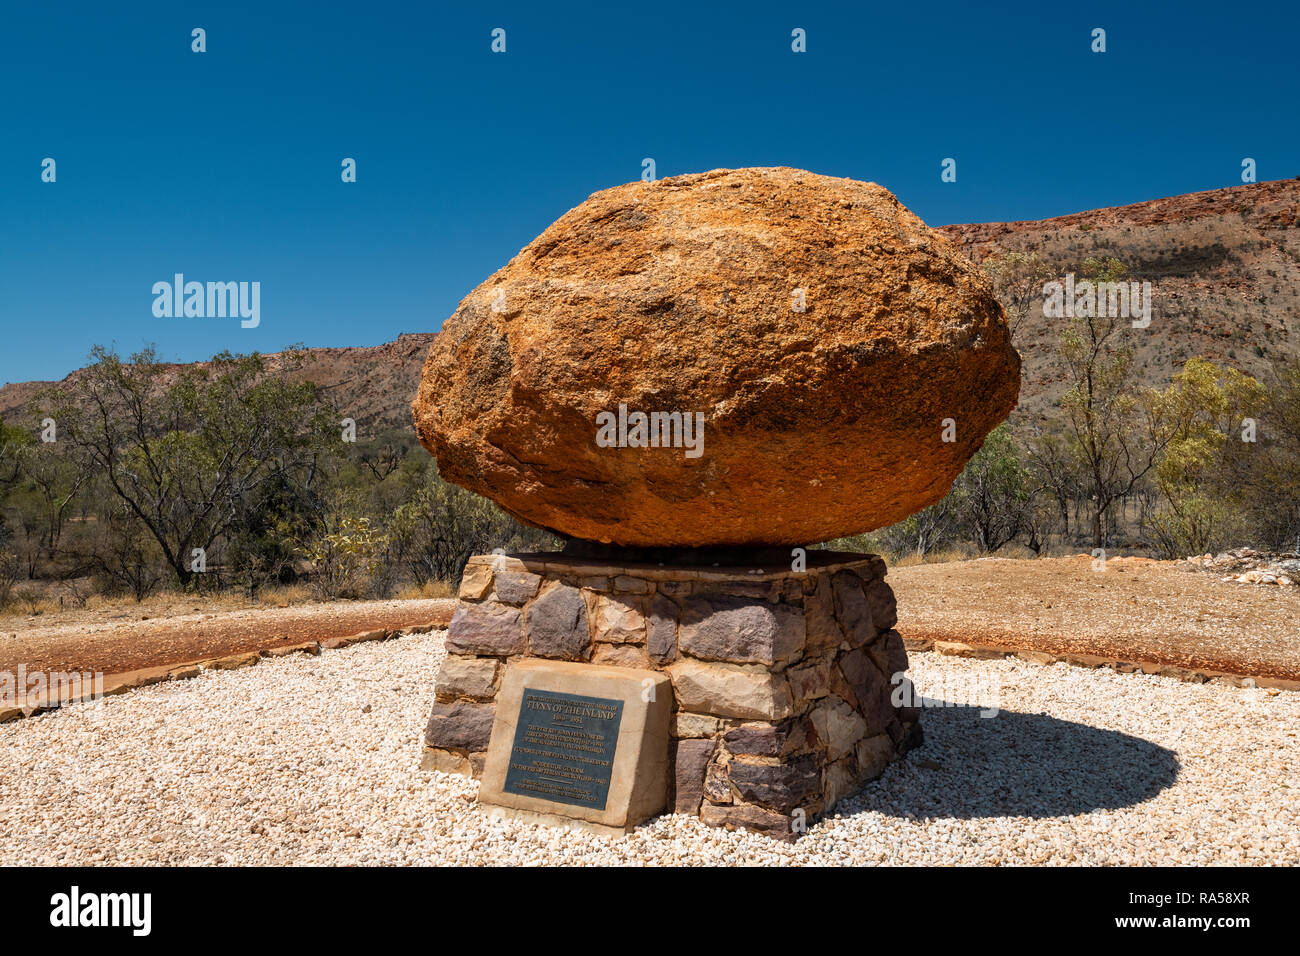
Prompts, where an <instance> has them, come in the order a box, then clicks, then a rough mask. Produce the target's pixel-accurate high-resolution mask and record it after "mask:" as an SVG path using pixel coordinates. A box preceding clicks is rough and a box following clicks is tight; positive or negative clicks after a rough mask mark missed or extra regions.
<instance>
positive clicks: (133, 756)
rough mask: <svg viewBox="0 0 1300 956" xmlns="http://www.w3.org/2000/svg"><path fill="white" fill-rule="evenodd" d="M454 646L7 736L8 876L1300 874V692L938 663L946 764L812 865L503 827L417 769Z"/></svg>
mask: <svg viewBox="0 0 1300 956" xmlns="http://www.w3.org/2000/svg"><path fill="white" fill-rule="evenodd" d="M443 636H444V635H443V633H442V632H433V633H430V634H424V635H417V636H410V637H404V638H402V639H400V640H395V641H386V642H381V643H373V644H360V645H356V646H353V647H350V648H346V649H342V650H332V651H325V652H324V653H323V654H322V655H321V656H319V657H307V656H301V655H297V656H293V657H288V658H282V659H273V660H268V661H264V662H263V663H261V664H259V665H258V666H256V667H251V668H246V669H244V670H236V671H220V672H217V671H212V672H205V673H204V674H203V675H202V676H200V677H198V678H196V679H193V680H183V681H174V682H169V683H166V684H158V685H154V686H152V687H147V688H143V689H141V690H137V691H133V692H131V693H128V694H125V695H123V696H119V697H113V698H108V699H106V700H103V701H101V702H99V703H98V704H77V705H73V706H70V707H68V708H65V709H64V710H62V711H59V712H53V713H49V714H46V715H42V716H38V717H34V718H31V719H28V720H19V721H15V722H12V723H8V724H4V725H0V758H2V759H0V766H3V768H4V773H3V778H2V780H0V864H6V865H13V864H71V863H100V862H102V863H119V864H121V863H126V864H144V863H161V864H186V863H190V864H243V865H247V864H264V863H275V864H316V863H328V864H389V863H435V864H436V863H455V864H482V863H489V864H495V863H572V864H644V863H706V864H757V863H761V864H785V863H792V864H823V863H825V864H848V863H855V864H856V863H906V864H933V863H983V864H1013V863H1089V864H1091V863H1118V864H1156V863H1182V864H1208V863H1214V864H1233V863H1286V864H1296V863H1298V862H1300V799H1297V797H1298V796H1300V794H1298V793H1297V788H1300V772H1298V771H1300V738H1298V737H1297V728H1298V727H1300V694H1294V693H1287V692H1277V691H1264V690H1255V689H1242V688H1235V687H1228V686H1221V685H1212V684H1206V685H1196V684H1188V683H1183V682H1180V681H1176V680H1172V679H1169V678H1163V677H1151V676H1145V675H1141V674H1118V673H1115V672H1113V671H1107V670H1095V671H1094V670H1085V669H1081V668H1075V667H1070V666H1067V665H1064V664H1057V665H1053V666H1051V667H1043V666H1040V665H1036V664H1029V663H1025V662H1020V661H1012V660H1006V661H973V660H963V659H959V658H949V657H941V656H938V655H934V654H917V655H914V657H913V665H912V673H913V677H914V679H915V681H916V683H917V685H918V687H919V688H920V689H921V690H922V691H923V692H925V693H928V694H930V695H931V696H936V697H940V698H944V699H948V700H955V699H972V698H974V699H976V700H978V702H979V703H981V704H985V705H988V704H993V703H996V704H1000V706H1001V708H1002V709H1001V711H1000V712H999V714H998V716H996V717H993V718H988V719H985V718H981V717H979V716H978V712H977V711H976V710H974V709H971V708H942V709H937V708H936V709H931V710H929V711H927V713H926V714H925V716H924V717H923V718H922V719H923V722H924V725H925V729H926V737H927V744H926V746H925V747H923V748H921V749H920V750H917V751H914V752H913V753H912V754H910V755H909V756H908V758H907V760H906V761H905V762H903V763H902V764H900V765H895V766H894V767H892V768H890V769H889V770H888V771H887V772H886V773H885V775H884V776H883V777H882V778H880V779H879V780H878V781H876V782H874V783H872V784H870V785H868V787H867V789H866V790H865V791H863V792H862V793H861V794H860V795H858V796H857V797H854V798H852V799H850V800H848V801H845V802H844V803H841V804H840V806H839V808H838V812H837V813H836V814H835V816H834V818H833V819H829V820H826V821H823V822H821V823H818V824H816V825H814V826H813V827H812V829H811V831H810V833H809V834H808V836H807V837H805V838H804V839H803V840H801V841H800V842H799V843H797V844H795V845H793V846H788V845H785V844H781V843H776V842H774V841H770V840H767V839H764V838H762V837H759V836H754V835H751V834H745V833H727V832H724V831H719V830H713V829H709V828H707V827H704V826H702V825H701V824H699V823H698V821H696V820H694V819H688V818H686V817H679V816H668V817H661V818H659V819H658V820H656V821H653V822H651V823H649V824H648V825H646V826H644V827H642V828H640V829H639V830H638V831H637V832H636V833H634V834H633V835H632V836H630V837H628V838H626V839H623V840H610V839H605V838H600V837H595V836H591V835H588V834H584V833H578V832H569V831H559V830H552V829H546V828H540V827H534V826H530V825H524V824H518V823H506V822H502V823H494V822H492V821H489V820H488V819H487V816H486V814H484V813H482V812H481V811H479V810H478V809H477V808H476V807H475V806H474V804H473V802H472V801H473V798H474V794H475V792H476V789H477V784H476V783H474V782H472V781H468V780H465V779H463V778H460V777H452V776H445V775H443V774H438V773H432V772H421V771H419V770H418V769H417V765H418V761H419V751H420V746H419V736H420V732H421V730H422V728H423V725H424V721H425V719H426V717H427V714H428V708H429V703H430V700H431V688H432V686H433V678H434V673H435V671H436V668H437V665H438V662H439V661H440V659H441V657H442V654H443Z"/></svg>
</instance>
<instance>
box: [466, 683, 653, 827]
mask: <svg viewBox="0 0 1300 956" xmlns="http://www.w3.org/2000/svg"><path fill="white" fill-rule="evenodd" d="M672 711H673V700H672V684H671V683H670V681H669V680H668V678H667V676H666V675H664V674H662V673H660V672H658V671H652V670H642V669H639V668H631V667H603V666H600V665H596V664H575V663H570V662H566V661H544V660H522V661H518V662H516V663H514V664H511V665H509V666H508V667H507V668H506V673H505V676H504V677H503V678H502V682H501V691H500V693H499V694H498V696H497V709H496V717H495V720H494V723H493V726H492V737H491V741H490V743H489V744H488V751H487V761H486V763H485V764H484V768H483V782H482V785H481V786H480V788H479V802H480V803H483V804H486V805H488V806H490V807H492V808H493V809H494V811H495V812H500V813H502V814H504V815H506V816H511V817H516V818H522V819H527V820H535V821H539V822H543V823H550V824H576V825H579V826H583V827H585V828H587V829H590V830H594V831H595V832H598V833H626V832H627V831H629V830H630V829H632V828H633V827H635V826H636V825H637V824H638V823H640V822H642V821H643V820H646V819H648V818H650V817H652V816H655V815H656V814H659V813H662V812H663V811H664V810H665V808H666V806H667V801H668V731H669V722H670V718H671V715H672Z"/></svg>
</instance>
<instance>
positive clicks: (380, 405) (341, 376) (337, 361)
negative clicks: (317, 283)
mask: <svg viewBox="0 0 1300 956" xmlns="http://www.w3.org/2000/svg"><path fill="white" fill-rule="evenodd" d="M435 338H437V333H436V332H415V333H406V334H404V335H399V336H398V337H397V338H396V339H395V340H394V341H392V342H386V343H385V344H383V345H376V346H373V347H363V346H348V347H344V348H313V349H307V350H306V352H307V360H306V362H305V363H304V365H303V368H302V370H301V371H300V372H298V373H297V374H296V375H295V376H294V377H295V378H303V379H308V380H310V381H314V382H316V383H318V384H319V385H321V386H322V388H323V389H324V390H325V393H326V394H327V395H328V396H329V398H330V400H331V401H333V402H334V403H335V404H336V405H337V406H338V407H339V409H340V410H341V411H342V412H343V413H344V414H345V415H346V416H347V417H350V418H354V419H356V421H357V425H358V431H359V432H360V433H361V434H366V433H370V434H374V433H377V432H379V431H382V430H383V429H386V428H393V427H400V428H409V427H411V399H412V398H414V397H415V390H416V388H417V387H418V386H419V384H420V370H421V369H422V368H423V367H424V359H425V356H426V355H427V354H428V352H429V346H430V345H431V344H432V343H433V340H434V339H435ZM266 359H267V360H268V362H269V363H270V364H271V365H272V367H275V364H276V363H277V362H279V361H280V359H281V353H271V354H268V355H267V356H266ZM180 367H181V366H179V365H177V366H175V368H180ZM80 374H81V371H80V370H78V371H76V372H73V373H72V374H71V375H69V376H68V377H67V378H65V379H64V381H69V380H75V379H76V377H77V376H78V375H80ZM55 384H57V383H55V382H15V383H12V384H9V385H6V386H4V387H3V388H0V418H3V419H4V421H6V422H9V423H11V424H17V423H19V422H21V421H22V420H23V419H24V416H25V413H26V411H25V410H26V406H27V403H28V402H29V401H31V400H32V399H33V398H34V397H35V396H36V394H37V393H38V392H40V391H41V390H42V389H44V388H48V387H49V386H51V385H55Z"/></svg>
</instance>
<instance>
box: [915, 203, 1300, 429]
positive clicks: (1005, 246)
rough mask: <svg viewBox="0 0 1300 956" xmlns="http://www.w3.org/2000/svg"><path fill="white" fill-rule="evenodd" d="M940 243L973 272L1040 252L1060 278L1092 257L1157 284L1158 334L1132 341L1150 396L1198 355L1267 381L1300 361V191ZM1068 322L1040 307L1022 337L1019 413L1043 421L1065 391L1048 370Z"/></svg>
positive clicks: (1153, 330) (1023, 225)
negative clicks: (1283, 364) (992, 258)
mask: <svg viewBox="0 0 1300 956" xmlns="http://www.w3.org/2000/svg"><path fill="white" fill-rule="evenodd" d="M940 231H941V232H943V233H944V234H945V235H947V236H948V237H949V238H951V239H953V240H955V241H957V242H958V243H960V244H961V245H962V246H963V248H964V249H965V250H966V252H967V254H968V255H970V256H971V258H972V259H974V260H975V261H976V262H982V261H983V260H984V259H985V258H986V257H987V256H989V255H994V254H1000V253H1006V252H1013V251H1014V252H1037V253H1038V254H1039V256H1041V257H1042V258H1043V259H1045V260H1046V261H1047V262H1048V263H1049V264H1050V265H1051V266H1053V267H1054V269H1055V270H1056V275H1057V276H1058V277H1060V276H1064V275H1065V273H1067V272H1073V273H1075V274H1076V275H1077V274H1078V273H1079V271H1080V266H1081V265H1082V263H1083V260H1084V259H1086V258H1087V257H1088V256H1097V257H1103V256H1114V257H1115V258H1116V259H1119V260H1120V261H1121V262H1123V263H1124V265H1125V266H1127V268H1128V271H1129V277H1130V279H1131V280H1136V281H1139V282H1140V281H1144V280H1145V281H1150V282H1151V285H1152V305H1153V309H1152V311H1153V316H1152V321H1151V326H1150V328H1147V329H1129V330H1127V331H1126V333H1125V334H1126V335H1128V336H1130V337H1131V338H1132V341H1133V342H1134V344H1135V345H1136V349H1137V351H1136V355H1137V364H1138V366H1139V367H1140V368H1141V369H1142V374H1143V377H1144V378H1145V379H1146V380H1147V381H1148V382H1149V383H1150V384H1153V385H1160V384H1164V382H1166V381H1167V380H1168V378H1169V376H1170V374H1171V373H1173V372H1174V371H1176V370H1177V369H1178V368H1179V367H1181V365H1182V363H1183V362H1184V361H1186V360H1187V359H1189V358H1192V357H1194V356H1197V355H1206V356H1209V357H1211V358H1213V359H1215V360H1217V361H1220V362H1224V363H1227V364H1230V365H1234V366H1236V367H1237V368H1240V369H1241V370H1242V371H1245V372H1248V373H1250V374H1252V375H1255V376H1257V377H1258V376H1260V375H1264V374H1266V373H1267V371H1268V369H1269V366H1270V365H1271V363H1272V362H1273V361H1274V360H1276V359H1278V358H1282V357H1285V356H1293V355H1296V354H1297V353H1300V180H1291V179H1288V180H1280V181H1276V182H1267V183H1253V184H1251V185H1246V186H1234V187H1231V188H1227V189H1213V190H1210V191H1208V192H1200V193H1189V194H1188V195H1185V196H1174V197H1172V198H1169V199H1154V200H1151V201H1149V202H1142V203H1137V204H1135V205H1131V206H1118V207H1114V208H1109V209H1094V210H1092V211H1090V212H1080V213H1074V214H1072V215H1068V216H1058V217H1056V218H1054V219H1044V220H1041V221H1039V222H996V223H979V224H974V225H965V226H944V227H943V228H942V229H941V230H940ZM1062 321H1063V320H1060V319H1048V318H1044V316H1043V314H1042V309H1041V307H1035V308H1033V309H1031V311H1030V314H1029V316H1028V317H1027V318H1026V319H1025V322H1024V325H1023V326H1022V327H1021V328H1020V329H1019V330H1018V332H1017V335H1016V347H1017V348H1019V349H1020V353H1021V356H1022V357H1023V358H1024V368H1023V373H1022V374H1023V380H1024V384H1023V386H1022V389H1021V395H1020V401H1021V408H1022V410H1029V411H1036V410H1038V408H1040V407H1041V406H1042V405H1043V404H1045V403H1046V402H1048V401H1050V400H1052V399H1054V398H1056V397H1057V396H1058V395H1059V394H1060V392H1061V390H1062V388H1063V384H1062V382H1061V381H1060V380H1059V378H1058V377H1056V376H1055V373H1054V370H1053V367H1052V362H1051V355H1052V348H1053V345H1054V343H1055V340H1056V333H1057V330H1058V328H1059V326H1060V325H1061V323H1062Z"/></svg>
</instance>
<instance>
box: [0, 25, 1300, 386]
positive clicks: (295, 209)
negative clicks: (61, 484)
mask: <svg viewBox="0 0 1300 956" xmlns="http://www.w3.org/2000/svg"><path fill="white" fill-rule="evenodd" d="M992 8H996V11H994V9H992ZM1298 26H1300V13H1297V12H1296V7H1295V6H1294V4H1282V3H1278V4H1276V5H1270V4H1268V3H1252V4H1249V5H1241V4H1236V5H1234V4H1223V3H1198V2H1188V3H1178V4H1173V3H1171V4H1142V3H1094V4H1079V5H1074V6H1066V5H1058V4H1049V3H1042V2H1039V3H1026V4H1023V5H1017V4H996V5H992V4H970V3H952V4H947V3H937V2H927V3H907V4H879V5H876V4H868V3H863V2H858V3H852V4H847V3H846V4H838V5H829V4H827V5H819V4H815V3H805V2H801V3H763V2H757V0H756V2H749V3H734V4H704V3H691V4H681V3H674V2H661V3H654V4H636V3H631V4H618V5H613V4H609V5H604V4H600V5H598V4H592V5H590V6H587V5H576V4H575V5H564V4H547V5H542V4H537V3H535V2H534V3H528V4H490V3H482V4H478V3H476V4H460V5H449V4H436V3H427V2H424V3H393V2H386V0H370V2H367V3H359V4H347V5H341V4H336V3H331V2H327V0H317V2H312V3H279V2H274V0H263V2H253V3H220V4H187V3H183V2H167V3H163V2H157V3H155V2H130V3H123V4H104V3H49V4H10V5H8V7H7V9H6V11H5V23H4V28H3V31H2V32H0V226H2V227H3V228H2V229H0V310H2V311H0V318H2V319H3V325H4V343H5V344H4V348H3V349H0V383H3V382H7V381H21V380H26V379H33V378H59V377H62V376H63V375H64V374H66V373H67V372H68V371H70V370H72V369H73V368H76V367H78V366H80V365H82V364H84V360H85V356H86V353H87V352H88V351H89V349H90V347H91V346H92V345H94V344H96V343H102V344H106V345H115V346H116V347H117V348H118V349H119V350H121V351H123V352H130V351H133V350H135V349H138V348H139V347H140V346H142V345H144V344H146V343H150V342H153V343H157V345H158V347H159V349H160V351H161V352H162V354H163V356H164V357H165V358H168V359H174V360H182V361H189V360H194V359H199V358H205V357H208V356H210V355H212V354H213V353H214V352H217V351H220V350H222V349H231V350H232V351H238V352H248V351H254V350H257V351H263V352H266V351H274V350H277V349H280V348H283V347H284V346H286V345H289V344H292V343H295V342H302V343H305V344H307V345H374V344H378V343H381V342H385V341H388V340H390V339H392V338H393V337H395V336H396V335H398V334H399V333H401V332H411V331H433V330H436V329H437V328H438V327H439V326H440V325H441V323H442V320H443V319H444V318H445V317H446V316H447V315H449V314H450V313H451V312H452V311H453V310H454V308H455V306H456V303H457V302H458V301H459V300H460V299H461V298H462V297H463V296H464V295H465V294H466V293H467V292H469V291H470V290H471V289H473V288H474V287H475V286H476V285H478V284H479V283H480V282H481V281H482V280H483V279H484V278H486V277H487V276H488V275H490V274H491V273H492V272H493V271H495V270H496V269H497V268H498V267H499V266H501V265H502V264H503V263H505V261H506V260H508V259H509V258H510V257H511V256H512V255H514V254H515V253H516V252H517V251H518V250H519V249H520V248H521V247H522V246H524V245H526V244H527V243H528V242H529V241H530V240H531V239H532V238H533V237H534V236H535V235H537V233H539V232H541V231H542V230H543V229H544V228H545V227H546V226H547V225H548V224H549V223H550V222H551V221H553V220H554V219H555V218H556V217H558V216H559V215H561V214H562V213H563V212H564V211H566V210H567V209H569V208H571V207H573V206H575V205H577V204H578V203H580V202H581V201H582V200H583V199H585V198H586V197H587V196H588V195H589V194H590V193H592V192H594V191H596V190H599V189H603V188H606V187H609V186H614V185H617V184H619V183H624V182H628V181H631V180H634V179H637V178H638V177H639V176H640V174H641V161H642V159H643V158H645V157H653V158H654V159H655V162H656V167H657V172H658V174H659V176H660V177H664V176H670V175H674V174H678V173H684V172H697V171H700V170H706V169H713V168H716V167H736V166H759V165H788V166H797V167H802V168H805V169H809V170H812V171H814V172H818V173H825V174H829V175H835V176H849V177H853V178H856V179H863V180H873V181H875V182H878V183H881V184H882V185H884V186H886V187H887V188H889V189H890V190H892V191H893V192H894V193H895V194H896V195H898V197H899V198H900V199H901V200H902V201H903V202H904V203H905V204H906V205H908V206H909V207H910V208H911V209H912V210H913V211H914V212H916V213H917V214H918V215H920V216H921V217H922V218H923V219H925V220H926V221H927V222H928V223H930V224H931V225H942V224H945V223H950V222H971V221H989V220H1009V219H1038V218H1045V217H1048V216H1053V215H1060V214H1064V213H1068V212H1075V211H1079V210H1082V209H1089V208H1095V207H1100V206H1108V205H1117V204H1123V203H1129V202H1138V201H1141V200H1144V199H1151V198H1155V197H1159V196H1168V195H1175V194H1178V193H1184V192H1192V191H1195V190H1201V189H1212V188H1216V187H1219V186H1230V185H1238V184H1240V168H1241V160H1242V158H1243V157H1246V156H1250V157H1253V158H1255V159H1256V160H1257V162H1258V176H1259V179H1261V180H1268V179H1282V178H1288V177H1291V176H1295V175H1297V174H1298V173H1300V161H1298V159H1300V128H1298V127H1297V123H1296V112H1297V111H1296V108H1295V76H1294V69H1295V62H1296V57H1295V49H1296V44H1297V41H1298V39H1300V31H1298V30H1297V27H1298ZM194 27H202V28H204V29H205V30H206V31H207V52H206V53H202V54H198V53H193V52H191V49H190V46H191V30H192V29H193V28H194ZM494 27H502V28H504V29H505V30H506V52H505V53H504V54H494V53H492V52H491V50H490V44H491V35H490V34H491V31H492V29H493V28H494ZM795 27H800V28H803V29H804V30H806V31H807V47H808V50H807V52H806V53H804V54H795V53H793V52H791V49H790V43H791V38H790V34H791V30H792V29H794V28H795ZM1094 27H1102V28H1105V29H1106V31H1107V52H1106V53H1104V54H1094V53H1092V52H1091V50H1090V44H1091V31H1092V29H1093V28H1094ZM45 157H52V158H54V159H55V161H56V163H57V181H56V182H55V183H42V182H41V162H42V160H43V159H44V158H45ZM344 157H354V158H355V159H356V161H357V164H358V166H357V182H356V183H348V184H345V183H343V182H341V181H340V175H339V174H340V163H341V161H342V159H343V158H344ZM945 157H953V158H955V159H956V160H957V181H956V182H955V183H943V182H941V181H940V162H941V160H942V159H943V158H945ZM176 272H182V273H184V274H185V275H186V277H187V279H197V280H201V281H206V280H220V281H229V280H235V281H239V280H243V281H259V282H260V283H261V324H260V325H259V326H258V327H257V328H256V329H243V328H241V327H240V324H239V322H238V320H231V319H214V318H179V319H178V318H157V317H155V316H154V314H153V310H152V305H153V296H152V294H151V288H152V286H153V284H154V283H155V282H158V281H164V280H170V279H171V277H172V275H173V274H174V273H176Z"/></svg>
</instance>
